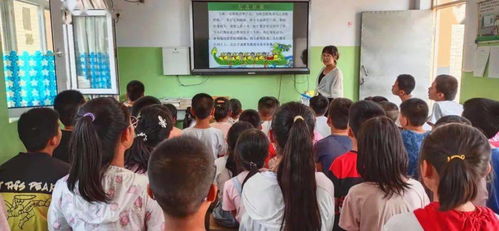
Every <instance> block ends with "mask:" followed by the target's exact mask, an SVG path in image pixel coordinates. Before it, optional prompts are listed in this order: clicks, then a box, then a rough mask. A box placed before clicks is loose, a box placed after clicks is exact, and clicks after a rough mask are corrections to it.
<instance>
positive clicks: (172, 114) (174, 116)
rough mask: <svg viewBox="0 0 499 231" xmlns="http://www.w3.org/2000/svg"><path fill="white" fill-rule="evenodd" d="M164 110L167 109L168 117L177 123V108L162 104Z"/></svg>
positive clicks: (169, 104)
mask: <svg viewBox="0 0 499 231" xmlns="http://www.w3.org/2000/svg"><path fill="white" fill-rule="evenodd" d="M164 106H165V107H166V108H168V111H170V115H171V116H172V119H173V120H174V121H177V107H175V105H173V104H171V103H167V104H164Z"/></svg>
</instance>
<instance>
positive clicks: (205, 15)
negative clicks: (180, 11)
mask: <svg viewBox="0 0 499 231" xmlns="http://www.w3.org/2000/svg"><path fill="white" fill-rule="evenodd" d="M308 9H309V3H308V2H307V1H301V2H297V1H273V2H266V1H253V2H250V1H237V2H227V1H223V2H222V1H193V2H192V35H193V46H192V47H193V49H192V61H193V69H192V72H193V73H194V74H234V73H242V74H258V73H267V74H268V73H275V74H282V73H309V68H308V65H307V61H306V60H308V52H307V50H308Z"/></svg>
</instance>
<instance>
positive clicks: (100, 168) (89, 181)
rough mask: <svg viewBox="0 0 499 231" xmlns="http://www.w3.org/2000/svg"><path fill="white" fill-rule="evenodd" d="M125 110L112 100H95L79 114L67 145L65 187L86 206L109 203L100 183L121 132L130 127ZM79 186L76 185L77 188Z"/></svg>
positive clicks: (83, 107)
mask: <svg viewBox="0 0 499 231" xmlns="http://www.w3.org/2000/svg"><path fill="white" fill-rule="evenodd" d="M129 118H130V117H129V114H128V110H127V109H126V107H124V106H123V105H121V104H119V102H118V101H116V100H115V99H114V98H110V97H109V98H96V99H93V100H90V101H89V102H87V103H86V104H84V105H83V106H82V107H81V108H80V109H79V112H78V116H77V120H76V124H75V128H74V131H73V134H72V136H71V141H70V142H69V151H70V153H71V159H72V163H71V169H70V172H69V176H68V180H67V185H68V188H69V190H70V191H72V192H75V191H76V190H78V192H79V194H80V196H81V197H83V199H85V200H86V201H88V202H94V201H95V202H108V201H109V199H110V198H109V196H108V195H106V192H105V191H104V188H103V187H102V179H103V176H104V173H105V172H106V171H107V169H108V167H109V166H110V164H111V161H112V160H113V158H114V156H115V149H116V145H117V144H118V142H119V140H120V137H121V135H122V133H123V131H124V130H125V129H126V128H127V127H128V126H129ZM76 184H78V185H76Z"/></svg>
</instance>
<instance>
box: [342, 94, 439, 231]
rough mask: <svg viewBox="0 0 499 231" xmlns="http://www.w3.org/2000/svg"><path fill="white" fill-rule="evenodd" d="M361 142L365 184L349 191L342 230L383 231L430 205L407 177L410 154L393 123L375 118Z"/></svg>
mask: <svg viewBox="0 0 499 231" xmlns="http://www.w3.org/2000/svg"><path fill="white" fill-rule="evenodd" d="M406 102H407V101H406ZM358 142H359V143H358V149H359V154H358V159H357V171H358V172H359V174H360V176H361V177H362V179H363V180H364V182H362V183H360V184H358V185H355V186H353V187H351V188H350V190H349V191H348V194H347V196H346V197H345V200H344V201H343V208H342V210H341V216H340V221H339V226H340V227H341V228H343V229H345V230H381V228H382V227H383V225H384V224H385V222H386V221H387V220H388V219H390V217H392V216H393V215H396V214H399V213H403V212H412V211H413V210H414V209H417V208H422V207H424V206H426V205H427V204H428V203H430V200H429V199H428V196H427V195H426V192H425V190H424V188H423V185H421V183H419V182H418V181H417V180H413V179H410V178H408V177H407V175H406V173H407V152H406V151H405V149H404V145H403V143H402V137H401V136H400V133H399V129H398V127H397V126H396V125H395V123H394V122H393V121H392V120H391V119H389V118H388V117H375V118H372V119H369V120H368V121H366V122H364V123H363V125H362V127H361V129H360V131H359V132H358ZM366 208H369V209H368V210H366Z"/></svg>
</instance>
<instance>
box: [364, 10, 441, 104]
mask: <svg viewBox="0 0 499 231" xmlns="http://www.w3.org/2000/svg"><path fill="white" fill-rule="evenodd" d="M433 32H434V23H433V12H432V11H431V10H408V11H374V12H363V13H362V28H361V50H360V74H359V77H360V79H359V97H360V99H364V98H365V97H368V96H384V97H386V98H388V99H389V100H390V101H391V102H394V103H397V104H398V103H400V102H401V101H400V99H399V98H398V97H397V96H394V95H392V93H391V88H392V85H393V83H394V82H395V80H396V78H397V76H398V75H399V74H411V75H413V76H414V78H415V79H416V88H415V89H414V91H413V93H412V94H413V95H414V96H415V97H418V98H422V99H427V98H428V94H427V92H428V91H427V89H428V87H429V85H430V79H431V78H430V77H431V73H432V63H433V61H432V60H433V56H432V50H433Z"/></svg>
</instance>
